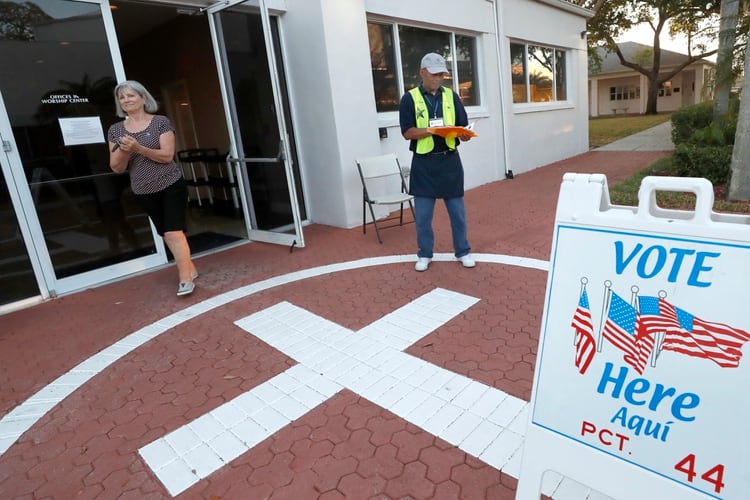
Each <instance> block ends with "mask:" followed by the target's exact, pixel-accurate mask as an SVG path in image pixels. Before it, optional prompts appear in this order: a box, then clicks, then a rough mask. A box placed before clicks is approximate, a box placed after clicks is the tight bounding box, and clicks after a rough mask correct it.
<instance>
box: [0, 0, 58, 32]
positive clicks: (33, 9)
mask: <svg viewBox="0 0 750 500" xmlns="http://www.w3.org/2000/svg"><path fill="white" fill-rule="evenodd" d="M50 19H52V18H51V17H50V16H48V15H47V14H46V13H45V12H44V11H43V10H42V9H40V8H39V6H37V5H36V4H33V3H31V2H23V3H20V4H19V3H15V2H0V40H33V39H34V26H35V25H36V24H39V23H40V22H43V21H48V20H50Z"/></svg>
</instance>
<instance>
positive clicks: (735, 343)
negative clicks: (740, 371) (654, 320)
mask: <svg viewBox="0 0 750 500" xmlns="http://www.w3.org/2000/svg"><path fill="white" fill-rule="evenodd" d="M665 302H666V301H665ZM667 304H668V303H667ZM668 306H669V307H671V308H673V309H674V311H675V317H676V318H677V321H678V323H679V327H677V328H672V329H670V330H668V331H667V333H666V336H665V337H664V343H663V344H662V349H663V350H665V351H672V352H678V353H680V354H686V355H688V356H693V357H697V358H704V359H709V360H711V361H713V362H714V363H716V364H718V365H719V366H721V367H724V368H736V367H738V366H739V364H740V359H741V358H742V346H743V345H744V343H745V342H747V341H748V340H750V334H749V333H748V332H746V331H744V330H740V329H739V328H734V327H731V326H729V325H726V324H723V323H715V322H711V321H706V320H703V319H701V318H698V317H696V316H693V315H692V314H690V313H689V312H687V311H685V310H683V309H680V308H679V307H675V306H672V305H671V304H668Z"/></svg>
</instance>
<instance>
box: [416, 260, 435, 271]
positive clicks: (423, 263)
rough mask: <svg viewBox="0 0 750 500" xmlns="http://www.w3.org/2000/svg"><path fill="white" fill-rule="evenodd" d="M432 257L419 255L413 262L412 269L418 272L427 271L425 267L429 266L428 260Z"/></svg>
mask: <svg viewBox="0 0 750 500" xmlns="http://www.w3.org/2000/svg"><path fill="white" fill-rule="evenodd" d="M431 261H432V259H430V258H429V257H419V258H418V259H417V263H416V264H414V269H416V270H417V271H419V272H422V271H427V268H428V267H430V262H431Z"/></svg>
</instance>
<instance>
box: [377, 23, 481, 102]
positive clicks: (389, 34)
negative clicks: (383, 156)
mask: <svg viewBox="0 0 750 500" xmlns="http://www.w3.org/2000/svg"><path fill="white" fill-rule="evenodd" d="M367 28H368V35H369V40H370V64H371V67H372V81H373V86H374V89H375V103H376V107H377V110H378V112H385V111H397V110H398V105H399V102H400V99H401V95H403V93H404V92H406V91H408V90H410V89H412V88H414V87H416V86H417V85H419V83H420V82H421V77H420V76H419V66H420V63H421V61H422V57H423V56H424V55H425V54H427V53H428V52H436V53H438V54H440V55H442V56H443V57H445V60H446V62H447V64H448V69H449V70H451V71H450V74H449V75H448V76H447V77H446V78H445V80H444V82H443V85H445V86H446V87H450V88H452V89H454V90H455V91H456V92H458V94H459V95H460V96H461V99H462V101H463V103H464V104H465V105H467V106H472V105H478V104H479V89H478V86H477V76H476V59H477V40H476V37H472V36H466V35H457V34H454V33H450V32H447V31H437V30H429V29H424V28H416V27H414V26H404V25H396V24H390V23H379V22H368V23H367ZM396 36H397V37H398V44H397V43H396ZM453 46H455V53H454V51H453V49H452V48H451V47H453ZM397 51H398V52H397ZM399 56H400V60H401V67H400V68H398V66H397V62H396V61H397V60H398V57H399ZM454 61H455V64H454ZM399 70H400V71H399ZM399 75H400V76H399Z"/></svg>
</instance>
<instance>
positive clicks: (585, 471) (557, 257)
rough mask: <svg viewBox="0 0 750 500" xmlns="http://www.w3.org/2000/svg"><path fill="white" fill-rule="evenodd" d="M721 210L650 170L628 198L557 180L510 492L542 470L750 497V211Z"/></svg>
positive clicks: (702, 193) (701, 494) (529, 484)
mask: <svg viewBox="0 0 750 500" xmlns="http://www.w3.org/2000/svg"><path fill="white" fill-rule="evenodd" d="M658 191H686V192H692V193H694V194H695V196H696V206H695V210H694V211H692V210H691V211H677V210H667V209H663V208H660V207H659V206H658V204H657V203H656V193H657V192H658ZM712 207H713V187H712V186H711V184H710V182H708V181H707V180H705V179H692V178H670V177H647V178H645V179H644V180H643V183H642V184H641V188H640V192H639V204H638V207H623V206H615V205H611V204H610V201H609V194H608V188H607V183H606V178H605V177H604V176H603V175H599V174H595V175H591V174H566V175H565V176H564V177H563V182H562V185H561V189H560V198H559V200H558V207H557V213H556V222H555V229H554V235H553V236H554V237H553V244H552V253H551V259H550V270H549V277H548V282H547V293H546V300H545V308H544V316H543V319H542V330H541V335H540V340H539V349H538V354H537V364H536V371H535V376H534V387H533V392H532V400H531V412H530V413H531V415H530V420H529V426H528V429H527V433H526V440H525V444H524V451H523V459H522V465H521V475H520V479H519V484H518V489H517V493H516V498H517V499H519V500H528V499H531V498H533V499H538V498H539V494H540V488H541V486H540V485H541V480H542V475H543V474H544V472H545V471H548V470H551V471H555V472H557V473H559V474H562V475H563V476H566V477H569V478H571V479H573V480H575V481H577V482H580V483H582V484H584V485H586V486H588V487H590V488H593V489H595V490H598V491H600V492H601V493H604V494H606V495H609V496H611V497H613V498H616V499H618V500H621V499H630V498H632V499H639V500H643V499H652V498H680V499H692V498H721V499H747V498H750V474H749V473H748V471H749V470H750V453H748V451H747V450H748V449H750V433H748V432H747V431H746V430H745V427H746V425H747V422H750V403H748V398H746V397H745V392H746V388H747V387H748V383H750V354H749V353H748V349H750V347H746V345H747V343H748V341H749V340H750V333H748V332H749V331H750V314H748V304H747V302H748V299H747V297H748V294H747V290H748V277H749V276H750V216H745V215H738V214H733V215H730V214H719V213H716V212H713V210H712Z"/></svg>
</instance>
